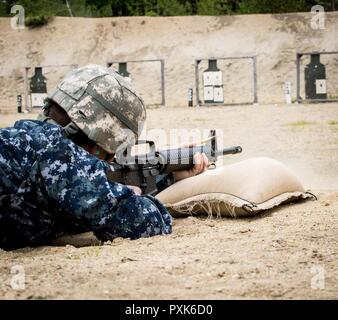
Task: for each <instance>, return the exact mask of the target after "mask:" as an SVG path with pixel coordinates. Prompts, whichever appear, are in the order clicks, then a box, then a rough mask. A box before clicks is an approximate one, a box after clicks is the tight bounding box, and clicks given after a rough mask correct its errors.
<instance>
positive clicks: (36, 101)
mask: <svg viewBox="0 0 338 320" xmlns="http://www.w3.org/2000/svg"><path fill="white" fill-rule="evenodd" d="M46 97H47V93H32V94H31V101H32V108H40V107H43V105H44V100H45V98H46Z"/></svg>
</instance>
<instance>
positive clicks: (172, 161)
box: [158, 145, 242, 173]
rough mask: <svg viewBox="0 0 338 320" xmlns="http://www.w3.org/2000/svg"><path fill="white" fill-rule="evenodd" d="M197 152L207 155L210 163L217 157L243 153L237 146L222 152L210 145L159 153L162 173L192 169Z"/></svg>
mask: <svg viewBox="0 0 338 320" xmlns="http://www.w3.org/2000/svg"><path fill="white" fill-rule="evenodd" d="M197 152H199V153H205V155H206V156H207V157H208V160H209V161H210V162H215V161H216V160H217V156H221V155H228V154H236V153H240V152H242V148H241V147H240V146H235V147H229V148H225V149H221V150H212V148H211V146H210V145H203V146H194V147H187V148H178V149H168V150H163V151H159V152H158V159H159V161H160V163H161V164H163V169H162V170H161V172H166V173H170V172H173V171H179V170H187V169H190V168H191V167H192V166H193V164H194V154H195V153H197Z"/></svg>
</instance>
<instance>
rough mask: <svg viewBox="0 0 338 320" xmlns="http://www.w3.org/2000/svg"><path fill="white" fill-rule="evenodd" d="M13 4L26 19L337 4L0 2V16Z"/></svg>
mask: <svg viewBox="0 0 338 320" xmlns="http://www.w3.org/2000/svg"><path fill="white" fill-rule="evenodd" d="M14 4H19V5H22V6H23V7H24V8H25V14H26V16H28V17H29V16H31V17H34V16H49V17H53V16H79V17H118V16H182V15H216V16H217V15H233V14H250V13H286V12H309V11H310V10H311V8H312V7H313V6H314V5H322V6H323V7H324V9H325V11H334V10H338V0H17V1H15V0H2V1H0V16H11V13H10V10H11V7H12V6H13V5H14Z"/></svg>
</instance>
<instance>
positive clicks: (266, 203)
mask: <svg viewBox="0 0 338 320" xmlns="http://www.w3.org/2000/svg"><path fill="white" fill-rule="evenodd" d="M312 197H314V195H313V194H311V193H310V192H305V190H304V188H303V186H302V184H301V183H300V181H299V180H298V179H297V178H296V176H295V175H294V174H293V173H292V172H291V170H290V169H289V168H287V167H286V166H285V165H284V164H282V163H281V162H279V161H276V160H274V159H271V158H265V157H264V158H252V159H248V160H244V161H241V162H238V163H235V164H232V165H227V166H223V167H219V168H216V169H209V170H207V171H206V172H204V173H202V174H200V175H198V176H195V177H191V178H188V179H184V180H181V181H179V182H177V183H175V184H173V185H172V186H170V187H169V188H167V189H165V190H164V191H162V192H160V193H159V194H158V195H157V196H156V198H157V199H158V200H160V201H161V202H162V203H163V204H164V205H165V206H166V207H167V208H168V209H169V211H170V212H171V213H172V215H173V216H174V217H175V216H176V217H178V216H182V215H183V216H184V215H191V214H207V215H209V216H214V215H215V216H218V217H221V216H231V217H236V216H250V215H255V214H257V213H259V212H261V211H263V210H268V209H271V208H273V207H276V206H278V205H280V204H282V203H287V202H293V201H296V200H300V199H307V198H312Z"/></svg>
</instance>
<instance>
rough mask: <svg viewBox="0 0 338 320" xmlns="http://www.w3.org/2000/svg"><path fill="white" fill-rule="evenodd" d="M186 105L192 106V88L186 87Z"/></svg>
mask: <svg viewBox="0 0 338 320" xmlns="http://www.w3.org/2000/svg"><path fill="white" fill-rule="evenodd" d="M188 106H189V107H192V106H193V89H192V88H189V89H188Z"/></svg>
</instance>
